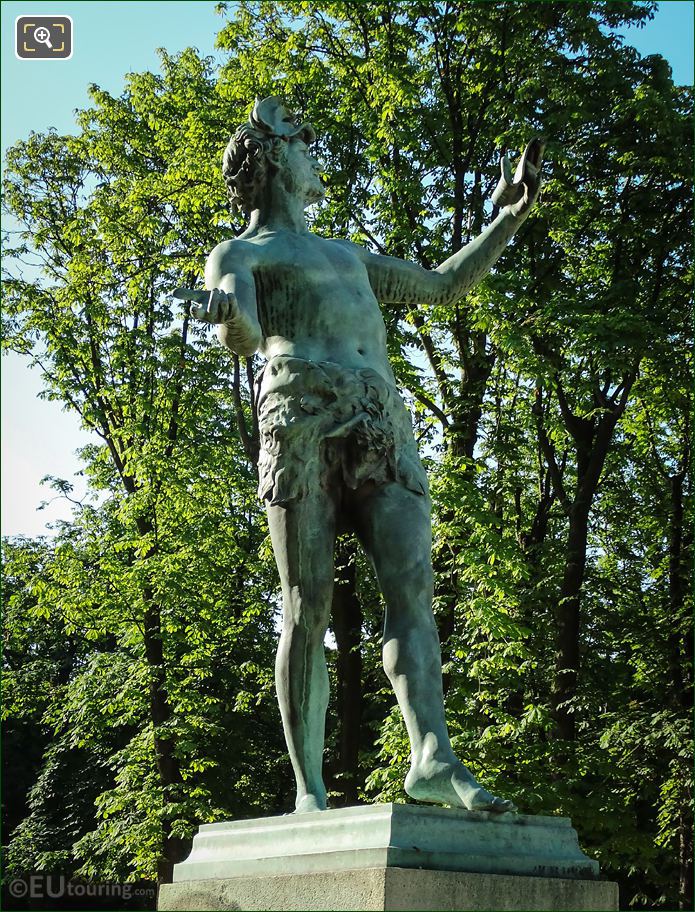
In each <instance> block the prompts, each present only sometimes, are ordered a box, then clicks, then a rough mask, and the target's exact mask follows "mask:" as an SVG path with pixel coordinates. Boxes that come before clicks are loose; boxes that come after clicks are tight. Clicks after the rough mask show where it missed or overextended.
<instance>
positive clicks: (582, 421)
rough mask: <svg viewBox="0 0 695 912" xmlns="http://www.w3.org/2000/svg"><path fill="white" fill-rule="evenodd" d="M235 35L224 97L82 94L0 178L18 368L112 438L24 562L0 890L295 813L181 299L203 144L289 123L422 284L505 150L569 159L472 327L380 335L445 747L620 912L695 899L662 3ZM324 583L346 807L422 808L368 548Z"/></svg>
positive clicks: (191, 69) (176, 75)
mask: <svg viewBox="0 0 695 912" xmlns="http://www.w3.org/2000/svg"><path fill="white" fill-rule="evenodd" d="M224 12H225V17H226V18H225V24H224V27H223V29H222V31H221V32H220V36H219V44H220V47H221V48H222V49H223V50H224V51H225V52H226V53H227V57H226V62H225V63H224V65H223V66H222V67H221V68H220V70H219V71H216V70H214V69H213V67H212V64H211V62H210V61H206V60H201V59H200V58H199V56H198V55H197V54H196V53H195V52H194V51H192V50H189V51H186V52H184V53H183V54H181V55H179V56H176V57H172V56H170V55H168V54H166V53H165V52H162V64H161V72H160V73H159V74H153V73H143V74H131V75H130V76H128V77H127V80H126V88H125V90H124V92H123V94H122V95H121V96H120V97H113V96H111V95H109V94H108V93H106V92H104V91H102V90H101V89H99V88H98V87H96V86H95V87H93V88H92V107H91V108H90V109H89V110H86V111H83V112H80V114H79V133H78V134H77V135H76V136H58V135H56V134H55V133H49V134H46V135H38V134H32V135H31V136H30V137H29V138H28V139H27V140H26V141H24V142H21V143H18V144H17V145H16V146H15V147H14V148H13V149H12V150H10V151H9V153H8V156H7V171H6V179H5V205H6V207H7V209H8V211H9V212H10V213H11V215H12V217H13V218H14V220H15V221H16V224H17V225H18V226H19V229H18V231H17V232H16V233H15V234H14V235H13V236H12V239H11V242H10V243H11V249H10V250H8V251H7V252H8V253H11V256H10V257H8V264H9V268H8V274H7V276H6V277H5V309H4V317H3V320H4V322H3V336H4V345H5V346H6V348H7V349H9V350H12V351H19V352H23V353H25V354H26V355H27V357H29V358H30V359H31V360H32V362H33V363H34V364H35V365H37V366H38V367H39V368H40V369H41V370H42V371H43V374H44V377H45V381H46V390H47V394H48V395H49V397H50V398H53V399H55V400H56V401H57V402H60V403H61V404H62V405H63V406H64V407H66V408H69V409H72V410H75V411H76V412H77V413H78V414H79V415H80V416H81V418H82V421H83V424H84V426H85V427H86V428H88V429H90V430H92V431H93V432H94V441H95V442H94V444H93V445H91V446H89V447H87V448H86V449H85V450H83V452H82V458H83V461H84V466H85V472H86V473H87V474H88V477H89V479H90V483H91V490H92V491H93V492H94V494H95V499H94V500H92V501H85V502H83V503H80V504H78V505H76V508H75V511H74V518H73V521H72V522H70V523H64V524H62V525H61V527H60V528H59V529H58V530H57V531H56V534H55V536H54V537H53V538H51V539H42V540H38V541H28V540H21V539H18V540H7V541H6V542H5V544H4V555H3V570H4V574H5V589H4V603H5V656H4V664H3V674H4V676H5V691H6V694H8V695H9V699H8V700H7V701H6V705H5V726H6V728H5V730H6V735H5V739H6V740H5V764H6V774H7V777H8V778H9V777H12V779H13V781H14V783H15V784H14V787H13V789H12V790H11V793H10V792H8V794H7V796H6V798H5V801H6V806H5V812H6V815H7V816H6V820H7V825H6V829H5V833H6V838H7V839H8V841H9V847H8V852H7V866H8V870H9V871H10V872H12V873H15V874H16V873H19V872H26V871H32V870H46V871H49V870H50V871H61V872H64V873H67V874H70V875H74V874H78V875H81V876H85V877H89V878H92V879H102V880H107V879H113V880H117V879H125V878H143V877H155V876H158V877H159V878H160V880H166V879H168V878H169V877H170V874H171V866H172V864H173V863H175V862H176V861H177V860H179V859H180V858H181V857H183V856H184V855H185V854H186V852H187V849H188V846H189V844H190V843H189V840H190V837H191V835H192V834H193V832H195V829H196V827H197V825H198V824H199V823H201V822H207V821H213V820H220V819H225V818H229V817H233V816H257V815H262V814H267V813H270V812H281V811H284V810H287V809H288V808H289V806H290V804H291V798H292V795H291V793H292V782H291V776H290V772H289V765H288V763H287V760H286V758H285V753H284V747H283V743H282V737H281V727H280V722H279V714H278V712H277V709H276V707H275V702H274V695H273V688H272V668H273V654H274V646H275V639H276V623H277V593H276V589H277V581H276V576H275V570H274V567H273V562H272V556H271V554H270V549H269V543H268V539H267V530H266V527H265V520H264V517H263V514H262V510H261V508H260V505H259V504H258V503H257V501H256V499H255V459H256V455H257V432H256V427H255V418H254V409H253V404H254V387H253V380H254V376H255V373H256V371H257V369H258V366H259V364H258V362H257V361H256V359H248V361H247V362H245V361H244V359H241V361H240V360H239V359H237V358H233V357H231V356H230V355H229V353H228V352H226V351H223V350H222V349H221V348H220V347H219V346H218V345H217V344H215V343H214V342H212V341H211V336H210V334H209V332H208V330H206V329H205V328H203V327H202V325H198V326H193V325H192V324H191V323H189V320H188V319H187V318H186V317H185V316H184V315H183V313H181V312H179V311H177V310H176V309H175V308H174V307H173V303H172V300H171V297H170V291H171V289H173V288H174V287H176V286H177V285H188V286H191V285H195V284H197V283H200V282H201V281H202V267H203V264H204V260H205V256H206V254H207V252H208V251H209V250H210V249H211V248H212V247H213V246H214V245H215V244H216V243H217V242H218V241H219V240H221V239H222V238H224V237H229V236H230V235H231V234H233V233H236V232H238V231H239V230H240V228H241V225H240V223H239V222H238V221H236V220H235V218H234V217H232V216H230V215H229V213H228V209H227V206H226V201H225V198H224V192H223V184H222V181H221V179H220V178H219V161H220V156H221V151H222V149H223V148H224V145H225V144H226V142H227V139H228V135H229V131H230V129H231V128H232V127H233V126H234V125H235V124H237V123H239V122H241V121H242V120H243V119H244V118H245V116H246V115H247V113H248V108H249V103H250V102H251V100H252V99H253V98H254V97H255V96H256V95H261V96H263V95H266V94H281V95H283V97H285V98H286V99H287V101H288V104H289V106H293V107H294V108H295V109H297V110H298V111H299V112H300V113H301V115H302V116H303V117H306V118H307V119H310V120H311V121H313V123H314V124H315V126H316V128H317V132H318V134H319V141H318V152H319V155H320V156H322V157H323V159H324V161H325V166H326V173H327V181H328V188H329V189H328V199H327V203H326V205H325V206H323V207H322V208H320V209H319V211H317V212H315V213H314V214H313V228H314V230H316V231H317V232H319V233H323V234H327V235H331V234H332V235H338V236H349V237H351V238H352V239H353V240H357V241H359V242H361V243H363V244H365V245H367V246H369V247H371V248H372V249H374V250H378V251H382V252H387V253H390V254H394V255H397V256H402V257H406V258H409V259H413V260H415V261H418V262H420V263H421V264H422V265H424V266H427V267H431V266H434V265H436V264H437V263H439V262H441V261H442V260H444V259H445V258H446V257H447V256H448V255H450V254H451V252H452V251H454V250H456V249H458V248H459V247H460V246H461V245H462V244H465V243H466V242H467V241H468V240H469V239H470V238H472V237H474V236H475V235H476V234H477V233H478V232H479V231H480V229H481V226H482V225H483V224H484V223H485V222H486V221H487V220H488V219H489V217H490V215H491V212H490V205H489V203H487V202H486V201H487V199H488V197H489V195H490V191H491V189H492V188H493V187H494V185H495V183H496V180H497V177H498V173H499V155H500V153H501V152H502V151H509V152H510V153H512V154H518V153H519V151H520V150H521V149H522V148H523V145H524V143H525V141H526V140H527V139H528V138H529V137H530V135H532V134H533V133H539V134H543V135H544V136H546V137H547V140H548V145H547V153H546V156H547V159H548V161H547V164H546V168H545V185H544V190H543V193H542V195H541V200H540V203H539V205H538V208H537V210H536V212H535V214H534V215H533V216H532V217H531V218H530V219H529V220H528V222H527V223H526V224H525V225H524V228H523V229H522V232H521V234H520V236H519V237H518V238H517V239H516V240H515V242H514V243H513V244H512V245H511V247H510V249H509V250H508V251H507V253H505V254H504V255H503V257H502V259H501V260H500V261H499V263H498V265H497V267H496V269H495V271H494V272H493V273H492V274H491V275H490V276H489V277H488V278H487V279H486V280H485V281H484V282H483V283H482V284H481V285H480V286H479V287H478V288H476V289H474V291H473V292H472V293H471V294H469V295H468V297H467V298H466V299H465V300H462V301H460V302H459V303H457V304H456V305H455V306H454V307H438V308H433V307H422V308H405V307H403V308H399V307H390V308H388V309H387V310H385V314H384V316H385V319H386V322H387V327H388V331H389V346H390V354H391V357H392V360H393V363H394V368H395V370H396V375H397V377H398V380H399V382H400V383H401V385H402V389H403V392H404V395H405V396H406V398H407V400H408V401H409V403H410V404H411V406H412V408H413V411H414V415H415V425H416V432H417V435H418V437H419V438H420V442H421V447H422V450H423V455H425V457H426V462H427V466H428V471H429V472H430V478H431V484H432V493H433V501H434V518H433V519H434V531H435V545H434V561H435V569H436V573H437V588H436V601H435V611H436V616H437V620H438V623H439V626H440V634H441V639H442V646H443V653H444V659H445V685H446V693H447V704H448V714H449V718H450V722H451V731H452V736H453V740H454V743H455V746H456V748H457V750H458V752H459V754H460V756H461V757H462V759H464V760H465V761H466V762H468V763H469V764H470V766H471V768H472V769H473V770H474V771H475V772H476V774H478V775H479V777H480V778H481V779H482V781H483V782H484V783H485V784H486V785H488V786H490V787H491V788H493V789H494V790H498V792H499V793H502V794H504V795H505V796H508V797H510V798H513V799H514V800H515V801H516V803H517V804H518V805H519V806H520V809H521V810H522V812H526V813H543V814H563V815H567V816H571V817H572V819H573V822H574V825H575V826H576V827H577V829H578V830H579V833H580V840H581V843H582V845H583V847H584V848H585V849H586V850H587V851H588V852H590V853H591V854H592V855H593V856H594V857H596V858H598V860H599V861H600V863H601V866H602V870H603V873H604V874H605V875H606V876H607V877H609V878H613V879H615V880H618V881H619V883H620V886H621V903H622V905H623V906H624V907H628V906H634V907H637V908H675V907H676V905H678V904H679V903H680V907H681V908H686V907H687V903H688V902H689V897H690V895H691V893H692V791H691V788H692V786H691V778H692V777H691V766H692V753H691V729H690V721H689V719H690V716H689V712H690V706H691V705H692V682H691V671H692V640H691V636H690V622H689V619H690V614H691V600H690V595H689V591H688V587H687V566H688V562H689V559H690V558H689V555H690V553H691V548H692V531H691V525H690V522H689V520H690V516H691V466H690V449H689V439H690V423H689V422H690V401H689V391H690V389H691V385H692V363H691V358H690V354H689V346H690V341H691V340H690V323H691V282H692V272H691V269H692V263H691V246H690V245H691V228H690V213H691V210H692V199H691V190H690V174H691V169H692V121H691V112H692V92H691V91H690V90H689V89H684V88H679V87H676V86H674V84H673V82H672V79H671V75H670V70H669V68H668V66H667V64H666V62H665V61H664V60H663V59H661V58H658V57H648V58H640V57H639V55H638V54H637V53H636V52H635V51H634V50H633V49H631V48H630V47H628V46H625V45H624V44H623V43H622V41H621V40H620V39H619V37H617V32H619V30H620V29H621V27H624V26H625V25H627V24H630V23H639V22H642V21H644V20H645V19H646V18H648V17H649V15H650V12H651V5H650V4H636V3H630V2H621V3H616V2H576V3H571V4H569V3H567V4H565V3H544V4H514V3H511V2H499V3H470V2H447V3H444V2H434V0H401V2H395V0H373V2H371V3H369V4H366V3H364V2H361V0H320V2H319V0H312V2H299V0H282V2H281V0H273V2H240V3H234V4H230V5H229V7H228V9H226V11H224ZM54 485H55V487H56V489H57V490H58V492H59V493H61V494H64V495H66V496H69V495H70V493H71V492H70V488H69V485H68V484H67V483H66V482H64V481H62V480H60V479H55V480H54ZM336 572H337V580H338V586H337V588H336V595H335V598H334V605H333V624H332V631H333V635H334V638H335V642H336V643H337V645H338V646H339V647H340V649H339V651H338V652H336V651H335V650H331V673H332V675H333V678H334V685H335V686H334V688H333V690H334V705H333V706H332V707H331V710H330V712H331V720H332V721H331V724H330V729H329V737H328V746H327V754H326V768H327V781H328V782H329V785H330V789H331V794H332V799H333V802H334V803H341V802H353V801H356V800H366V801H373V800H396V801H402V800H404V799H405V795H404V793H403V790H402V783H403V778H404V776H405V772H406V770H407V760H408V747H407V740H406V737H405V731H404V726H403V724H402V720H401V718H400V715H399V713H398V711H397V709H395V708H394V701H393V697H392V695H391V694H390V692H389V691H388V689H387V688H386V687H385V679H384V678H383V675H382V673H381V670H380V648H379V636H380V632H379V627H380V619H381V610H380V604H379V595H378V592H377V591H376V588H375V584H374V581H373V579H372V576H371V573H370V571H369V569H368V568H367V567H366V565H365V561H364V559H363V557H362V555H361V554H360V553H359V552H358V551H357V550H356V548H355V545H354V542H352V540H351V539H349V538H346V539H344V540H341V542H340V548H339V560H338V565H337V571H336ZM331 645H333V644H331ZM6 782H7V778H6Z"/></svg>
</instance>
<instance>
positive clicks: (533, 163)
mask: <svg viewBox="0 0 695 912" xmlns="http://www.w3.org/2000/svg"><path fill="white" fill-rule="evenodd" d="M544 150H545V141H544V140H543V139H542V138H541V137H540V136H535V137H534V138H533V139H532V140H531V142H530V143H529V144H528V146H526V148H525V149H524V154H523V155H522V156H521V158H520V159H519V164H518V165H517V166H516V171H515V172H514V176H513V177H512V166H511V165H510V164H509V159H508V158H507V156H506V155H503V156H502V159H501V161H500V167H501V170H502V176H501V177H500V180H499V183H498V184H497V187H496V188H495V191H494V193H493V194H492V202H493V203H494V204H495V205H496V206H500V207H502V206H509V208H510V210H511V212H512V214H513V215H517V216H518V215H526V214H527V213H528V211H529V210H530V209H531V206H533V204H534V203H535V201H536V197H537V196H538V191H539V190H540V188H541V163H542V161H543V151H544Z"/></svg>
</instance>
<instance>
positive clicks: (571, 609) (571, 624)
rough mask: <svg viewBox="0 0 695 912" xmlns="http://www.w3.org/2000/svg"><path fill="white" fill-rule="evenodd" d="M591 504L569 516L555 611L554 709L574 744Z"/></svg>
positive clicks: (581, 504)
mask: <svg viewBox="0 0 695 912" xmlns="http://www.w3.org/2000/svg"><path fill="white" fill-rule="evenodd" d="M590 506H591V501H590V500H584V499H582V500H580V499H579V498H577V499H576V500H575V501H574V503H573V504H572V507H571V510H570V516H569V533H568V536H567V551H566V557H565V569H564V574H563V578H562V586H561V588H560V597H559V601H558V604H557V606H556V607H555V611H554V615H555V679H554V682H553V692H552V695H551V705H552V710H553V716H554V718H555V724H556V727H557V734H558V736H559V737H560V738H562V739H563V740H565V741H574V736H575V728H576V726H575V714H574V707H573V706H572V705H571V701H572V699H573V698H574V697H575V695H576V692H577V681H578V676H579V607H580V598H581V589H582V583H583V582H584V571H585V569H586V546H587V538H588V526H589V509H590Z"/></svg>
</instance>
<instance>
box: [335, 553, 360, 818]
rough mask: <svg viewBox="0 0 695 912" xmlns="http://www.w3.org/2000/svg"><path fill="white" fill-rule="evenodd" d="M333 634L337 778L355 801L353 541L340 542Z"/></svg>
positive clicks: (356, 631)
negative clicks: (335, 676)
mask: <svg viewBox="0 0 695 912" xmlns="http://www.w3.org/2000/svg"><path fill="white" fill-rule="evenodd" d="M332 610H333V622H332V623H333V633H334V635H335V641H336V645H337V647H338V659H337V663H336V672H337V677H338V694H337V697H338V700H337V702H338V718H339V725H340V740H339V757H338V767H339V769H338V778H339V783H340V785H339V789H340V790H341V791H342V792H343V795H344V803H345V804H346V805H351V804H355V803H356V802H357V800H358V791H359V787H360V785H361V782H360V775H359V751H360V729H361V725H362V705H363V699H364V698H363V692H362V651H361V640H362V622H363V616H362V605H361V604H360V600H359V598H358V597H357V589H356V570H355V543H354V540H349V541H344V542H341V543H340V544H339V545H338V554H337V560H336V580H335V588H334V590H333V606H332Z"/></svg>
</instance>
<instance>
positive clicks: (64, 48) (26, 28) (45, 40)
mask: <svg viewBox="0 0 695 912" xmlns="http://www.w3.org/2000/svg"><path fill="white" fill-rule="evenodd" d="M15 54H16V55H17V57H19V59H20V60H69V59H70V57H72V19H71V18H70V16H17V19H16V22H15Z"/></svg>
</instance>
